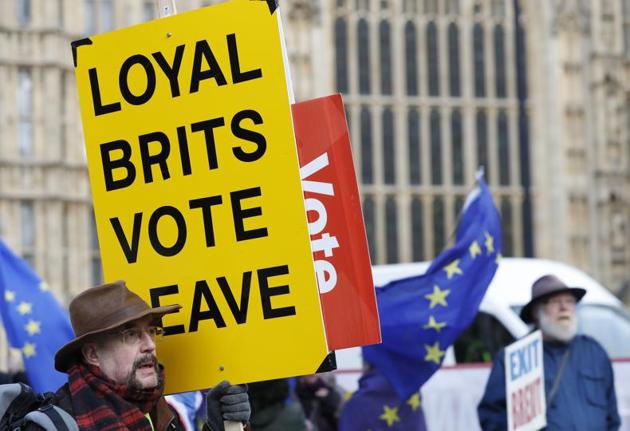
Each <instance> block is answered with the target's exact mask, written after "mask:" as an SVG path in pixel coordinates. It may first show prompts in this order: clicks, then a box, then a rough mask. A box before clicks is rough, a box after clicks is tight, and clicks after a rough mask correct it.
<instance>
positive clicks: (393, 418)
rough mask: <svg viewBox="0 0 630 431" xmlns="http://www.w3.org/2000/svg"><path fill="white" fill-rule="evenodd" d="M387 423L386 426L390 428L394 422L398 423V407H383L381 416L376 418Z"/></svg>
mask: <svg viewBox="0 0 630 431" xmlns="http://www.w3.org/2000/svg"><path fill="white" fill-rule="evenodd" d="M378 418H379V419H382V420H384V421H385V422H387V426H388V427H389V428H391V427H392V426H394V423H395V422H400V418H399V417H398V407H389V406H387V405H385V406H383V414H382V415H380V416H379V417H378Z"/></svg>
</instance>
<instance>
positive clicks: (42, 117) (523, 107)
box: [0, 0, 630, 368]
mask: <svg viewBox="0 0 630 431" xmlns="http://www.w3.org/2000/svg"><path fill="white" fill-rule="evenodd" d="M155 3H156V2H155V0H3V1H2V2H0V236H2V238H3V239H4V240H5V241H6V242H7V243H8V244H9V245H10V246H11V247H12V248H13V249H14V250H16V252H18V253H19V254H21V255H22V256H23V257H25V258H26V259H27V260H28V261H29V262H31V264H33V266H34V267H35V268H36V270H37V271H38V272H39V273H40V274H41V275H42V277H44V278H45V279H46V280H47V282H48V284H49V285H50V286H51V288H52V290H53V291H54V292H55V293H56V295H57V296H58V297H59V298H60V299H61V300H62V301H64V302H67V301H68V300H69V298H70V297H72V296H73V295H74V294H76V293H77V292H79V291H81V290H82V289H84V288H86V287H87V286H91V285H94V284H96V283H98V282H99V281H100V280H101V277H102V276H101V270H100V259H99V254H98V241H97V239H96V235H95V231H94V223H93V218H92V208H91V197H90V190H89V181H88V176H87V170H86V165H85V154H84V149H83V140H82V131H81V121H80V115H79V110H78V100H77V95H76V88H75V83H74V74H73V67H72V58H71V51H70V48H69V46H70V42H71V41H72V40H75V39H79V38H82V37H85V36H86V35H90V34H95V33H100V32H106V31H109V30H112V29H116V28H120V27H124V26H128V25H132V24H136V23H139V22H143V21H146V20H148V19H153V18H154V17H155ZM176 3H177V6H178V9H179V11H180V12H183V11H186V10H191V9H194V8H197V7H200V6H205V5H208V4H211V3H216V1H214V0H205V1H199V0H177V1H176ZM279 4H280V10H281V13H282V16H283V23H284V31H285V35H286V39H287V48H288V54H289V59H290V63H291V70H292V76H293V87H294V92H295V96H296V99H297V100H298V101H299V100H306V99H310V98H313V97H317V96H323V95H327V94H331V93H333V92H336V91H339V92H341V93H342V94H343V97H344V101H345V105H346V114H347V117H348V123H349V126H350V130H351V137H352V144H353V151H354V157H355V167H356V174H357V178H358V180H359V182H360V187H361V193H362V198H363V210H364V218H365V222H366V228H367V233H368V237H369V241H370V253H371V256H372V261H373V263H375V264H381V263H391V262H408V261H414V260H427V259H431V258H433V257H434V256H435V255H436V254H437V253H438V252H439V251H440V250H441V249H442V248H443V247H444V246H445V245H447V244H448V242H449V240H450V239H451V237H452V233H453V231H454V229H455V226H456V221H457V213H458V211H459V209H460V208H461V206H462V204H463V200H464V197H465V195H466V193H467V192H468V191H469V190H470V188H471V187H472V185H473V180H474V174H475V172H476V170H477V168H478V166H479V165H483V166H484V167H485V172H486V176H487V179H488V182H489V184H490V186H491V189H492V191H493V194H494V196H495V199H496V202H497V205H498V207H499V210H500V212H501V214H502V218H503V231H504V232H503V234H504V255H511V256H536V257H544V258H550V259H555V260H560V261H565V262H568V263H571V264H574V265H576V266H578V267H580V268H582V269H584V270H586V271H587V272H589V273H590V274H592V275H593V276H595V277H596V278H598V279H599V280H601V281H602V282H603V283H604V284H605V285H607V286H608V287H609V288H610V289H611V290H613V291H614V292H617V293H618V294H620V295H622V296H623V295H625V299H626V301H628V300H630V293H629V291H630V0H601V1H597V2H592V1H589V0H527V1H524V0H280V1H279ZM624 286H625V287H624ZM6 356H7V355H5V354H3V353H2V351H0V368H4V366H5V365H6V360H5V358H6Z"/></svg>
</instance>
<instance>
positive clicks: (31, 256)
mask: <svg viewBox="0 0 630 431" xmlns="http://www.w3.org/2000/svg"><path fill="white" fill-rule="evenodd" d="M20 216H21V222H22V223H21V224H22V257H23V258H24V260H26V261H27V262H28V263H29V264H30V265H31V266H32V265H33V264H34V263H35V238H36V236H35V210H34V207H33V201H22V203H21V204H20Z"/></svg>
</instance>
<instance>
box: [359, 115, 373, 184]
mask: <svg viewBox="0 0 630 431" xmlns="http://www.w3.org/2000/svg"><path fill="white" fill-rule="evenodd" d="M361 181H362V182H363V184H372V181H374V176H373V172H372V115H371V113H370V110H369V109H368V108H367V107H365V106H363V107H362V108H361Z"/></svg>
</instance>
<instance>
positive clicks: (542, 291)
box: [521, 275, 586, 323]
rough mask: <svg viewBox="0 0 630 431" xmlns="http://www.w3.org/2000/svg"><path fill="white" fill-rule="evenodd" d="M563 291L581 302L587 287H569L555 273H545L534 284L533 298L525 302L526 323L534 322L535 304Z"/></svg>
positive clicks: (524, 319)
mask: <svg viewBox="0 0 630 431" xmlns="http://www.w3.org/2000/svg"><path fill="white" fill-rule="evenodd" d="M563 292H567V293H570V294H571V295H573V296H574V297H575V300H576V301H577V302H580V300H581V299H582V297H583V296H584V295H585V294H586V289H582V288H581V287H569V286H567V285H566V284H564V283H563V282H562V280H560V279H559V278H558V277H556V276H555V275H543V276H542V277H540V278H539V279H538V280H536V281H534V284H532V299H531V300H530V301H529V302H528V303H527V304H525V306H524V307H523V309H522V310H521V319H523V321H524V322H525V323H532V322H533V321H534V318H533V316H532V311H533V309H534V305H536V304H537V303H538V302H539V301H541V300H543V299H545V298H549V297H550V296H553V295H555V294H558V293H563Z"/></svg>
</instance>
